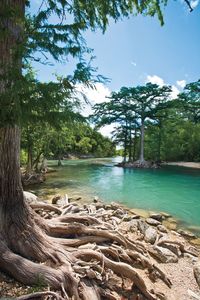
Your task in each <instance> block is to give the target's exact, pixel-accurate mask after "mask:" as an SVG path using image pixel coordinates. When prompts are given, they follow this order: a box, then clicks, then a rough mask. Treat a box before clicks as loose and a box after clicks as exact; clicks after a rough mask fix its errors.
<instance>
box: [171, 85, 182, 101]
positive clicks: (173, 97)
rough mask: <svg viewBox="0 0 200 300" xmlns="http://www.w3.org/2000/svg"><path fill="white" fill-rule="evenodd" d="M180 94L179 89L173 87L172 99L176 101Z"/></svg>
mask: <svg viewBox="0 0 200 300" xmlns="http://www.w3.org/2000/svg"><path fill="white" fill-rule="evenodd" d="M179 93H180V91H179V89H178V88H177V87H176V86H175V85H172V92H171V99H176V97H177V96H178V94H179Z"/></svg>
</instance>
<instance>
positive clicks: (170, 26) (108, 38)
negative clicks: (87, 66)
mask: <svg viewBox="0 0 200 300" xmlns="http://www.w3.org/2000/svg"><path fill="white" fill-rule="evenodd" d="M197 3H198V2H195V4H197ZM164 19H165V25H164V26H163V27H161V26H160V24H159V21H158V20H157V18H156V17H154V18H151V17H142V16H137V17H132V18H130V19H128V20H127V19H124V20H123V21H120V22H118V23H116V24H115V23H114V22H111V24H110V26H109V28H108V30H107V31H106V33H105V34H104V35H103V34H102V33H101V32H100V31H98V32H95V33H94V32H88V33H86V34H85V38H86V41H87V43H88V46H90V47H91V48H93V49H94V54H95V56H96V60H95V61H94V65H95V66H97V67H98V70H99V73H100V74H103V75H105V76H106V77H109V78H110V79H111V82H110V83H109V84H108V87H109V88H110V89H112V90H115V89H119V88H120V87H121V86H123V85H126V86H129V85H133V84H134V85H135V84H143V83H144V82H145V81H146V78H147V76H148V75H150V76H153V75H157V76H159V77H161V78H162V79H163V80H164V81H165V82H166V83H169V84H175V83H176V81H177V80H186V81H187V82H190V81H195V80H197V79H199V77H200V74H199V70H200V59H199V57H200V39H199V38H200V26H199V25H200V5H199V4H198V5H197V6H196V8H195V9H194V11H193V12H192V13H190V12H189V11H188V8H187V6H186V5H185V3H181V2H179V1H169V4H168V6H167V7H166V9H165V11H164ZM35 67H36V69H37V70H38V71H39V72H38V74H39V78H40V79H42V80H49V79H52V78H53V77H52V75H51V74H52V73H55V72H57V73H60V74H67V70H69V69H70V67H71V66H70V62H68V64H66V65H59V64H55V65H54V66H52V67H47V66H42V65H35Z"/></svg>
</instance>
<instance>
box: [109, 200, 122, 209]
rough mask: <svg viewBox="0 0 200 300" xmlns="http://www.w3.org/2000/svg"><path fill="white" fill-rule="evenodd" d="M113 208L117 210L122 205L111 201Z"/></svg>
mask: <svg viewBox="0 0 200 300" xmlns="http://www.w3.org/2000/svg"><path fill="white" fill-rule="evenodd" d="M111 208H112V209H114V210H117V209H119V208H120V205H119V204H118V203H116V202H111Z"/></svg>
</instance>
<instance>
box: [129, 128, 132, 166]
mask: <svg viewBox="0 0 200 300" xmlns="http://www.w3.org/2000/svg"><path fill="white" fill-rule="evenodd" d="M128 155H129V157H128V161H129V162H131V161H132V131H131V129H130V131H129V153H128Z"/></svg>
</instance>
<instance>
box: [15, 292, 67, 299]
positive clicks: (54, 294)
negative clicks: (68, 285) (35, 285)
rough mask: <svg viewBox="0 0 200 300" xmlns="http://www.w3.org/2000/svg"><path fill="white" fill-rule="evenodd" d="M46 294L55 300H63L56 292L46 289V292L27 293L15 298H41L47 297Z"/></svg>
mask: <svg viewBox="0 0 200 300" xmlns="http://www.w3.org/2000/svg"><path fill="white" fill-rule="evenodd" d="M47 296H52V297H53V299H55V300H64V298H63V297H61V296H60V295H59V294H58V293H55V292H51V291H46V292H37V293H32V294H27V295H24V296H21V297H17V298H16V300H36V299H38V300H43V299H45V298H47Z"/></svg>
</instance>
